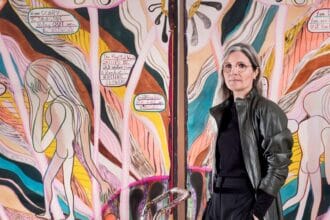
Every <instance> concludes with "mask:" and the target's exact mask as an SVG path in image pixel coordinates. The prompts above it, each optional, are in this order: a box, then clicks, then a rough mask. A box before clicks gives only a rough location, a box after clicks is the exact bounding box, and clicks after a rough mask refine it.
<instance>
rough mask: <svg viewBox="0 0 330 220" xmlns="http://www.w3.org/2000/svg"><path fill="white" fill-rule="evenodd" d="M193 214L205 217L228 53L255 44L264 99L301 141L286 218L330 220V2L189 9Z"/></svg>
mask: <svg viewBox="0 0 330 220" xmlns="http://www.w3.org/2000/svg"><path fill="white" fill-rule="evenodd" d="M186 3H187V4H186V11H187V42H186V45H187V51H188V52H187V64H188V65H187V66H188V70H187V72H188V82H187V84H188V86H187V99H188V110H187V111H188V121H187V128H188V144H187V145H188V146H187V152H188V153H187V155H188V158H187V185H188V188H189V189H190V190H191V192H192V196H191V198H190V199H189V200H188V207H187V210H188V212H187V214H188V216H189V218H191V219H199V218H201V216H202V212H203V207H204V206H205V203H206V201H207V197H208V194H209V188H210V183H209V179H210V175H211V170H210V164H211V163H212V161H210V160H211V159H210V158H211V157H210V154H211V153H212V152H209V150H208V149H209V146H210V145H211V143H212V141H213V140H214V133H213V131H214V127H212V125H210V123H209V119H210V115H209V112H208V111H209V108H210V107H211V106H213V105H216V104H218V103H219V102H221V101H222V100H223V97H222V94H221V93H220V90H219V88H220V87H221V85H222V83H223V79H222V77H221V74H219V72H220V68H221V67H220V65H221V62H222V55H223V51H224V50H225V49H226V48H227V47H228V46H229V45H231V44H233V43H237V42H245V43H250V44H251V45H253V47H254V48H255V49H256V51H257V52H258V53H259V56H260V57H261V59H262V63H263V65H262V72H263V73H264V77H263V86H264V91H265V92H264V96H267V97H268V98H270V99H272V100H273V101H275V102H277V103H279V105H280V106H281V108H282V109H283V110H284V111H285V112H286V114H287V116H288V118H289V127H290V130H291V132H292V135H293V138H294V146H293V156H292V158H291V159H292V164H291V165H290V167H289V169H290V171H289V177H288V179H287V181H286V183H285V185H284V186H283V188H282V189H281V199H282V202H283V209H284V215H285V216H284V217H285V219H287V220H289V219H290V220H291V219H299V220H300V219H306V220H307V219H308V220H309V219H310V220H315V219H330V214H329V204H330V198H329V193H330V191H329V189H330V188H329V185H328V184H329V171H330V167H329V147H330V139H329V132H330V118H329V113H330V111H329V110H330V99H329V92H330V90H329V88H330V87H329V68H330V59H329V52H330V50H329V40H330V38H329V37H330V33H329V32H330V10H329V8H330V1H328V0H324V1H312V0H311V1H310V0H301V1H298V0H283V1H281V0H276V1H275V0H274V1H271V0H267V1H264V0H255V1H251V0H240V1H231V0H223V1H193V0H191V1H189V0H188V1H186Z"/></svg>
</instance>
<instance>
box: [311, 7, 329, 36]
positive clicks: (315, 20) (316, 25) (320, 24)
mask: <svg viewBox="0 0 330 220" xmlns="http://www.w3.org/2000/svg"><path fill="white" fill-rule="evenodd" d="M307 28H308V30H309V31H310V32H316V33H323V32H330V9H329V8H324V9H319V10H316V11H314V12H313V14H312V15H311V17H310V19H309V21H308V26H307Z"/></svg>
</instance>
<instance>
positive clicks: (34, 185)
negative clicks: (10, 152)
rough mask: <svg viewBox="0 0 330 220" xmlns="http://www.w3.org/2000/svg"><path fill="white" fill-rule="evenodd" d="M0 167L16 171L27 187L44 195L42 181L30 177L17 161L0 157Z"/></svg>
mask: <svg viewBox="0 0 330 220" xmlns="http://www.w3.org/2000/svg"><path fill="white" fill-rule="evenodd" d="M0 168H1V169H4V170H8V171H9V172H12V173H15V174H16V175H17V176H18V177H19V178H20V179H21V180H22V182H24V184H25V187H26V188H28V189H29V190H31V191H33V192H35V193H36V194H38V195H40V196H43V195H44V192H43V186H42V183H40V182H37V181H35V180H33V179H31V178H30V177H28V176H27V175H26V174H25V173H24V172H23V171H22V170H21V168H19V167H18V166H17V165H16V164H15V163H12V162H10V161H8V160H6V159H4V158H1V157H0Z"/></svg>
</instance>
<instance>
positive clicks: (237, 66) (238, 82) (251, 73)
mask: <svg viewBox="0 0 330 220" xmlns="http://www.w3.org/2000/svg"><path fill="white" fill-rule="evenodd" d="M257 71H258V69H257V70H253V67H252V65H251V63H250V60H249V58H248V57H247V56H245V54H244V53H242V52H241V51H234V52H232V53H230V54H229V55H228V57H227V58H226V59H225V61H224V63H223V67H222V74H223V77H224V78H225V83H226V86H227V87H228V89H230V90H231V91H232V92H233V95H234V98H244V97H245V96H246V95H247V94H248V93H249V92H250V90H251V89H252V86H253V80H254V79H255V78H256V77H257V75H258V72H257Z"/></svg>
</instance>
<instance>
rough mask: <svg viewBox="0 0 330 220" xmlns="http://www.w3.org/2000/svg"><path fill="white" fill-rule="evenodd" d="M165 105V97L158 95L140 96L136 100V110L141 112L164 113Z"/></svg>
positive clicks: (144, 94) (147, 94)
mask: <svg viewBox="0 0 330 220" xmlns="http://www.w3.org/2000/svg"><path fill="white" fill-rule="evenodd" d="M165 104H166V102H165V98H164V96H162V95H160V94H156V93H143V94H138V95H137V96H135V98H134V108H135V110H136V111H139V112H162V111H164V110H165Z"/></svg>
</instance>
